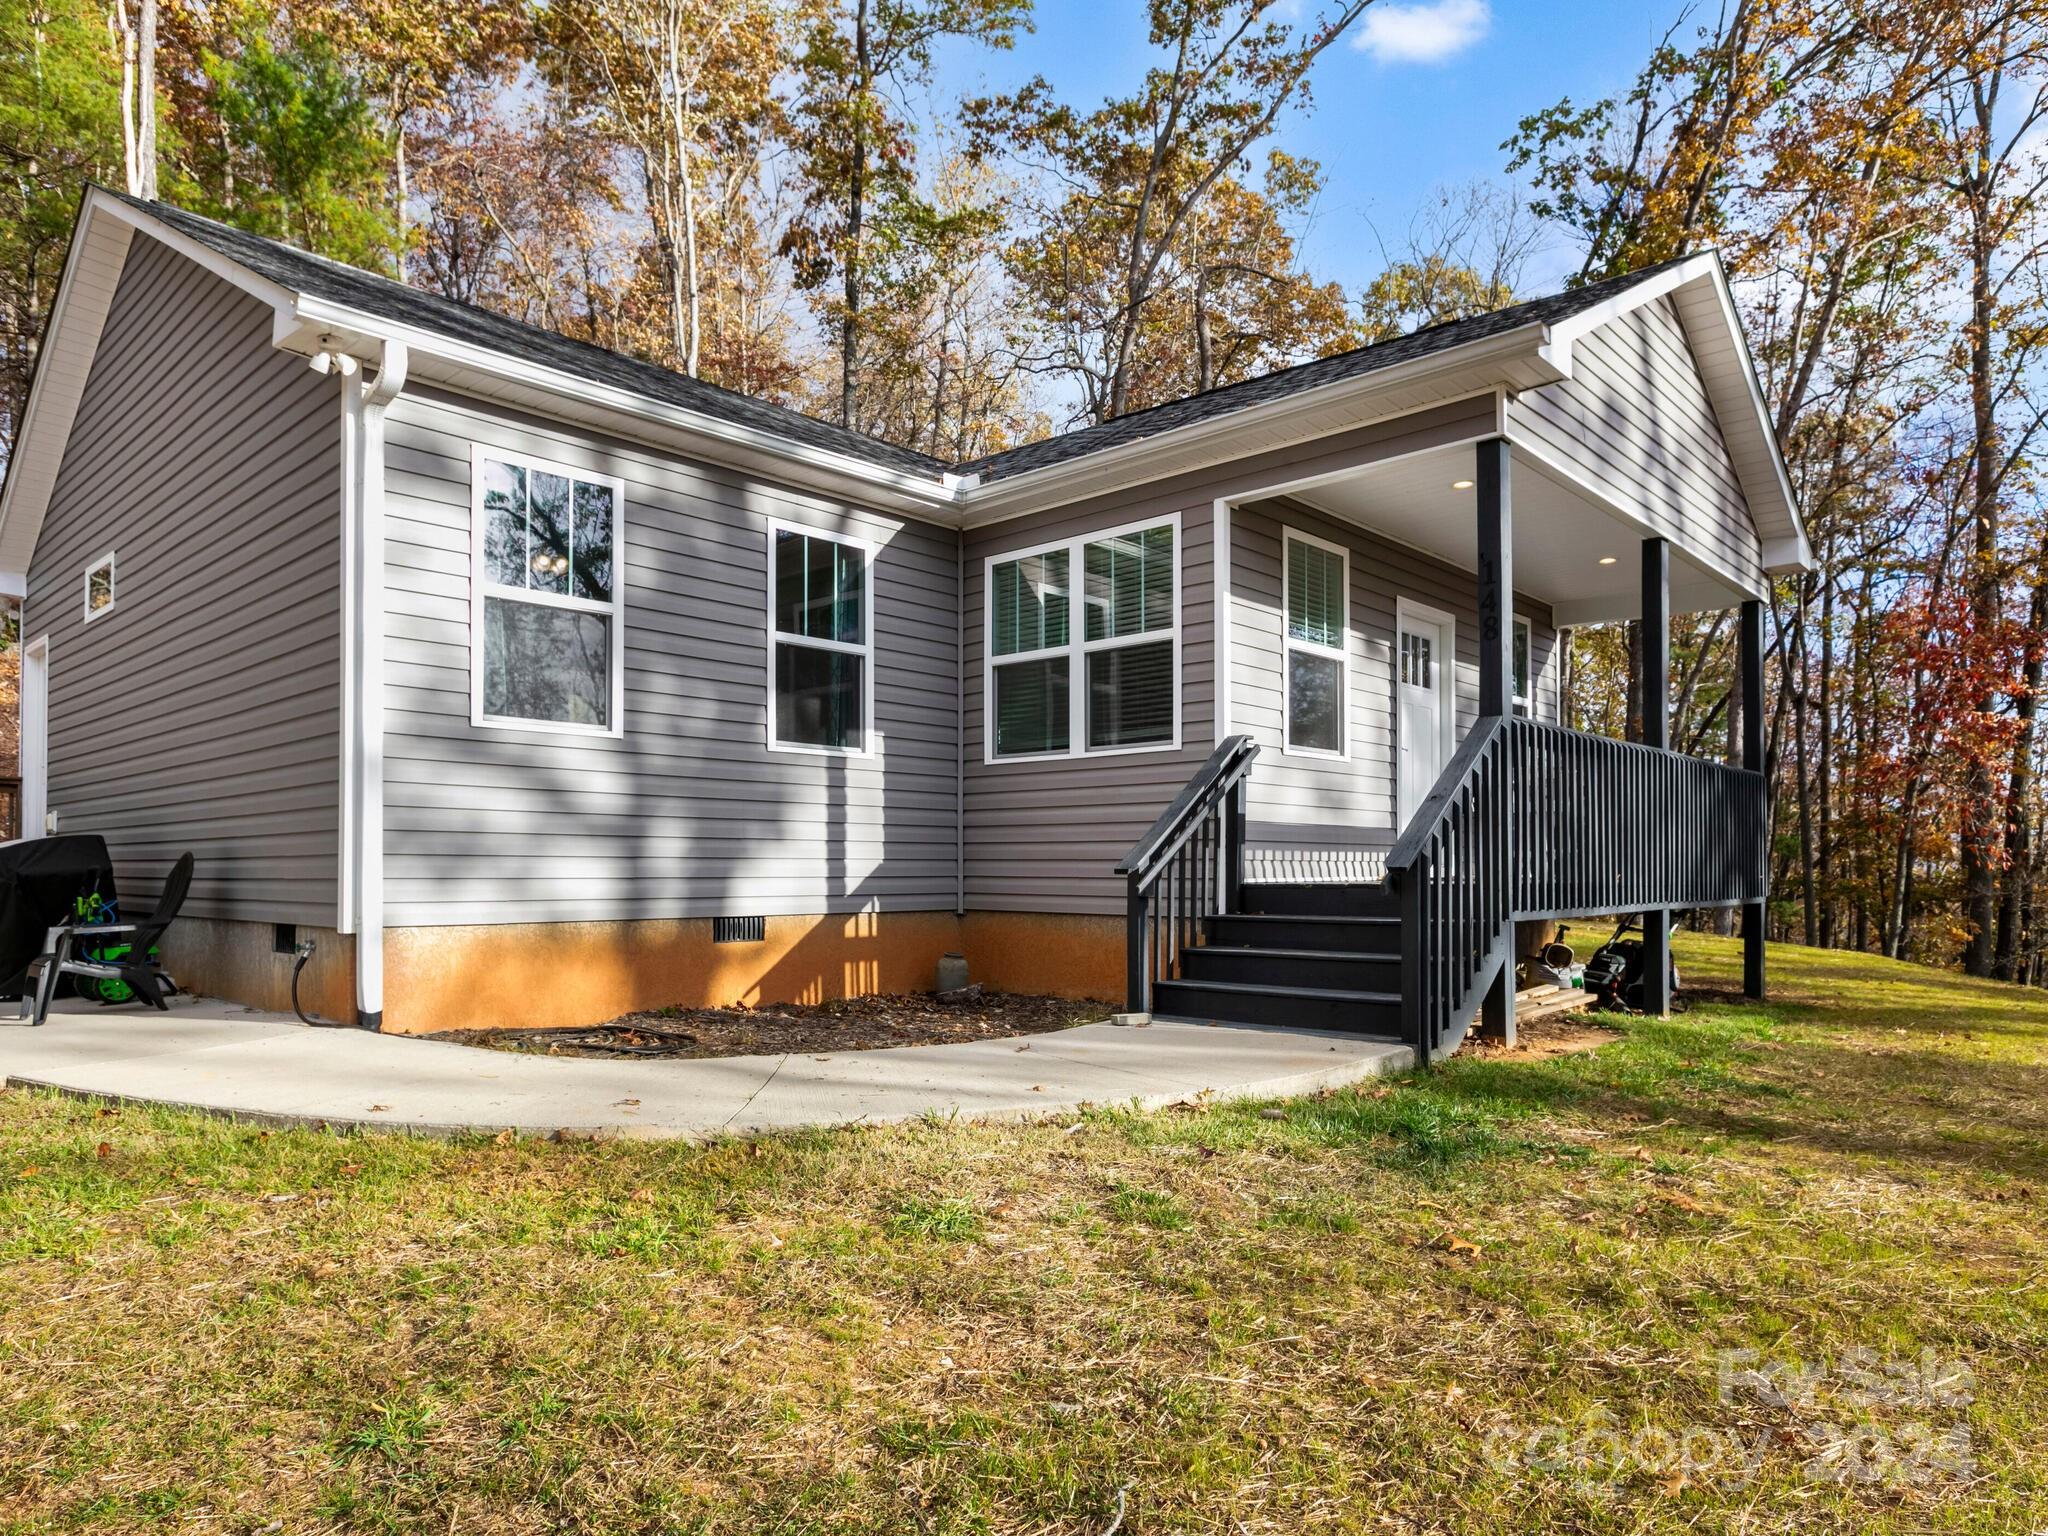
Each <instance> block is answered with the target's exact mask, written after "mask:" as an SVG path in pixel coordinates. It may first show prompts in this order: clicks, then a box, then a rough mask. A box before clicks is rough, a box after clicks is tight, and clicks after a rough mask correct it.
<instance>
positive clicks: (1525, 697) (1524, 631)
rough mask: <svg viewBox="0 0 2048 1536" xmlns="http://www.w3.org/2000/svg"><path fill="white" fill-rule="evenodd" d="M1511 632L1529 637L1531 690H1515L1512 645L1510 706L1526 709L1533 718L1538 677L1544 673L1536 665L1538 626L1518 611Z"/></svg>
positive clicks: (1509, 659) (1510, 657)
mask: <svg viewBox="0 0 2048 1536" xmlns="http://www.w3.org/2000/svg"><path fill="white" fill-rule="evenodd" d="M1509 633H1510V634H1511V635H1527V636H1528V637H1529V679H1528V681H1529V691H1528V692H1527V693H1516V692H1515V691H1514V690H1515V679H1514V675H1513V669H1512V663H1513V662H1514V659H1515V652H1514V648H1513V647H1512V646H1510V647H1509V648H1508V661H1509V663H1510V670H1509V676H1508V706H1509V707H1510V708H1511V709H1521V710H1523V711H1525V712H1526V713H1527V714H1528V715H1529V716H1530V718H1532V719H1533V718H1534V717H1535V714H1536V684H1537V681H1538V679H1539V678H1540V677H1541V676H1542V673H1541V672H1540V671H1539V670H1538V669H1537V666H1536V626H1535V625H1534V624H1532V623H1530V622H1529V620H1527V619H1525V618H1524V617H1522V615H1521V614H1519V613H1518V614H1515V615H1514V616H1513V620H1512V625H1511V628H1510V630H1509Z"/></svg>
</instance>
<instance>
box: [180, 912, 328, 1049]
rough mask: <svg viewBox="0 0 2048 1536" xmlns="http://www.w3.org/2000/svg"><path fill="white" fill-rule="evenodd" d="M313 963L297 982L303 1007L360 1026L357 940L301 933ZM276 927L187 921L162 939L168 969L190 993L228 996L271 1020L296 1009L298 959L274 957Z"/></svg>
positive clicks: (215, 920) (310, 930)
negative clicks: (294, 972)
mask: <svg viewBox="0 0 2048 1536" xmlns="http://www.w3.org/2000/svg"><path fill="white" fill-rule="evenodd" d="M295 936H296V937H297V938H299V939H301V940H304V939H311V940H312V941H313V957H312V958H311V959H310V960H308V961H307V962H306V970H305V974H304V975H303V976H301V977H300V978H299V1002H300V1004H301V1006H303V1007H304V1008H305V1010H306V1012H307V1013H309V1014H312V1015H313V1016H314V1017H316V1018H325V1019H333V1020H336V1021H338V1022H341V1023H354V1022H355V1016H356V1003H355V985H356V971H355V953H356V952H355V939H354V938H353V937H351V936H350V935H347V934H340V933H336V932H335V931H334V930H333V929H332V928H312V927H301V928H299V929H298V930H297V931H296V935H295ZM276 945H277V930H276V928H275V926H274V925H273V924H270V923H250V922H240V921H236V920H233V919H229V918H218V917H181V918H179V919H178V920H177V922H175V923H173V924H172V925H171V929H170V932H168V933H166V934H165V935H164V939H163V945H162V949H163V957H164V969H165V970H167V971H169V972H170V973H171V974H172V975H173V976H174V977H176V978H177V981H178V985H179V986H180V987H182V988H184V990H186V991H187V992H199V993H203V994H205V995H206V996H208V997H222V998H226V999H227V1000H228V1001H229V1002H234V1003H244V1004H246V1005H247V1006H249V1007H251V1008H261V1009H264V1010H266V1011H268V1012H272V1013H289V1012H290V1011H291V1006H292V956H290V955H281V954H278V953H277V952H276Z"/></svg>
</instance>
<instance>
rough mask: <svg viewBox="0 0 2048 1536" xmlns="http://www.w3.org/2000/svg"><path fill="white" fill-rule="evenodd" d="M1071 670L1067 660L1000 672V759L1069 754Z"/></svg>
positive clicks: (1017, 664)
mask: <svg viewBox="0 0 2048 1536" xmlns="http://www.w3.org/2000/svg"><path fill="white" fill-rule="evenodd" d="M1067 668H1068V660H1067V658H1066V657H1065V656H1044V657H1039V658H1037V659H1035V660H1031V661H1011V662H1005V663H1004V664H1003V665H1002V666H999V667H997V668H996V710H995V714H996V756H998V757H1012V756H1017V755H1020V754H1024V753H1031V752H1064V751H1066V750H1067V746H1068V743H1069V739H1070V737H1069V731H1068V725H1067V722H1068V719H1069V716H1068V712H1067V698H1068V695H1067Z"/></svg>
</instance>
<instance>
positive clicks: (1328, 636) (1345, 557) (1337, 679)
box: [1281, 528, 1351, 757]
mask: <svg viewBox="0 0 2048 1536" xmlns="http://www.w3.org/2000/svg"><path fill="white" fill-rule="evenodd" d="M1281 543H1282V547H1283V549H1284V552H1285V562H1284V563H1285V566H1286V582H1287V593H1286V601H1285V604H1284V606H1285V609H1286V614H1285V623H1286V634H1285V644H1284V645H1283V647H1282V650H1283V652H1284V660H1285V665H1286V668H1287V678H1286V684H1287V714H1286V718H1285V723H1284V731H1285V738H1284V740H1283V741H1282V742H1281V748H1282V750H1283V751H1286V752H1290V753H1294V754H1296V755H1307V756H1313V757H1343V756H1344V755H1345V753H1346V751H1347V750H1348V744H1349V725H1348V717H1349V715H1350V706H1349V700H1350V698H1351V657H1350V650H1349V642H1348V633H1349V632H1348V630H1347V629H1346V627H1345V613H1346V609H1347V603H1348V599H1349V590H1350V584H1351V556H1350V554H1349V553H1348V552H1347V551H1346V550H1345V549H1344V548H1343V547H1342V546H1341V545H1337V544H1331V543H1326V542H1325V541H1324V540H1322V539H1318V538H1315V537H1313V536H1312V535H1309V534H1306V533H1298V532H1296V531H1295V530H1294V529H1292V528H1289V529H1287V530H1286V531H1285V533H1284V535H1283V536H1282V540H1281Z"/></svg>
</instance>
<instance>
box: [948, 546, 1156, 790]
mask: <svg viewBox="0 0 2048 1536" xmlns="http://www.w3.org/2000/svg"><path fill="white" fill-rule="evenodd" d="M1179 532H1180V529H1179V524H1178V522H1177V520H1174V519H1167V520H1165V521H1162V522H1157V523H1146V524H1140V525H1138V526H1135V527H1131V528H1120V529H1115V530H1112V531H1110V532H1107V533H1099V534H1091V535H1088V536H1085V537H1082V538H1078V539H1072V540H1068V541H1067V542H1065V543H1061V544H1056V545H1050V546H1047V547H1045V548H1041V549H1033V550H1026V551H1023V552H1021V553H1018V554H1013V555H1001V556H997V557H995V558H993V559H991V560H990V561H989V562H988V565H987V580H986V586H985V589H984V590H985V591H986V593H987V606H988V649H987V668H986V672H985V676H984V683H985V686H986V697H987V700H988V706H987V720H988V724H987V729H986V743H985V747H986V756H987V757H988V758H989V759H990V760H994V759H997V758H1007V757H1049V756H1069V755H1073V754H1076V753H1081V752H1127V751H1140V750H1146V749H1150V748H1155V747H1172V746H1177V745H1178V744H1179V738H1180V698H1179V692H1180V691H1179V688H1178V687H1177V673H1178V670H1179V668H1178V659H1179V653H1178V647H1179V644H1180V632H1179V612H1180V609H1179V591H1178V586H1179V576H1178V567H1177V563H1176V562H1177V556H1178V551H1177V549H1176V547H1175V546H1176V543H1177V541H1178V538H1179Z"/></svg>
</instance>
